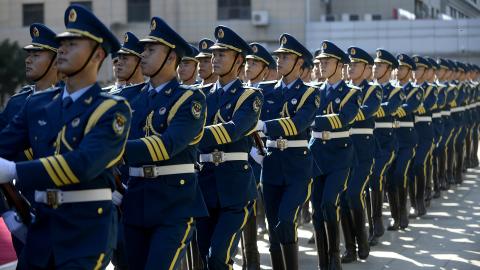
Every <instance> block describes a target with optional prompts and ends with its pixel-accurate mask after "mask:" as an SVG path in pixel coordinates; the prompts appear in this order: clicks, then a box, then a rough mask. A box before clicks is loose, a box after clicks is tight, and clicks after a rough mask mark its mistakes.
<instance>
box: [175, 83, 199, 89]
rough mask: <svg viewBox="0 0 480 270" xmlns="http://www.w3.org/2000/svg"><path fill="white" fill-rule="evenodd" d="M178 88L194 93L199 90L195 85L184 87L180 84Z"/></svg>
mask: <svg viewBox="0 0 480 270" xmlns="http://www.w3.org/2000/svg"><path fill="white" fill-rule="evenodd" d="M178 88H180V89H183V90H192V91H196V90H198V89H199V88H198V87H197V86H196V85H184V84H180V85H179V86H178Z"/></svg>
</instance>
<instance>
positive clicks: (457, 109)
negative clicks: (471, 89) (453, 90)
mask: <svg viewBox="0 0 480 270" xmlns="http://www.w3.org/2000/svg"><path fill="white" fill-rule="evenodd" d="M456 65H457V72H456V75H455V77H454V81H453V82H452V83H453V84H455V85H456V86H457V90H458V94H457V97H456V99H455V101H454V102H453V106H452V118H453V120H454V122H455V125H456V129H457V132H456V134H455V137H454V149H455V150H454V151H455V167H454V171H453V178H454V180H455V184H461V183H462V182H463V178H462V172H463V165H464V158H465V156H464V151H463V147H464V146H465V138H466V136H467V113H466V104H467V102H468V98H467V97H468V96H467V91H468V89H467V88H468V86H467V85H465V83H464V79H465V65H464V64H463V63H461V62H458V61H457V62H456Z"/></svg>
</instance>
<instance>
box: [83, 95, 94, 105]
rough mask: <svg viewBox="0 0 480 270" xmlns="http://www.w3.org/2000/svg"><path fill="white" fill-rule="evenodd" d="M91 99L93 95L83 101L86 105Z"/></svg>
mask: <svg viewBox="0 0 480 270" xmlns="http://www.w3.org/2000/svg"><path fill="white" fill-rule="evenodd" d="M92 101H93V97H88V98H86V99H85V100H84V101H83V102H85V104H87V105H90V103H92Z"/></svg>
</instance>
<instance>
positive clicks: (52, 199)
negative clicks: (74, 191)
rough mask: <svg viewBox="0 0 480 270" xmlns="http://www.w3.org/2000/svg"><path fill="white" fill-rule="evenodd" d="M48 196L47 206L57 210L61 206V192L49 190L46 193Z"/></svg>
mask: <svg viewBox="0 0 480 270" xmlns="http://www.w3.org/2000/svg"><path fill="white" fill-rule="evenodd" d="M45 192H46V194H47V205H48V206H50V207H51V208H53V209H57V208H58V206H59V205H60V194H61V193H60V192H61V191H60V190H57V189H49V190H47V191H45Z"/></svg>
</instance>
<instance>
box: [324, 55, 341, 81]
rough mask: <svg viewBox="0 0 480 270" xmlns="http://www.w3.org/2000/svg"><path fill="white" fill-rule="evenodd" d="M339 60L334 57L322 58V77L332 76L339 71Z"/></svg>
mask: <svg viewBox="0 0 480 270" xmlns="http://www.w3.org/2000/svg"><path fill="white" fill-rule="evenodd" d="M337 65H338V60H337V59H335V58H333V57H327V58H320V73H321V74H322V77H324V78H328V77H331V76H332V75H333V74H335V72H336V71H337Z"/></svg>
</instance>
